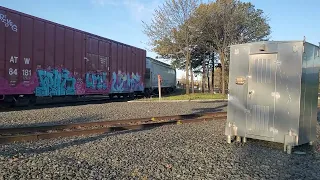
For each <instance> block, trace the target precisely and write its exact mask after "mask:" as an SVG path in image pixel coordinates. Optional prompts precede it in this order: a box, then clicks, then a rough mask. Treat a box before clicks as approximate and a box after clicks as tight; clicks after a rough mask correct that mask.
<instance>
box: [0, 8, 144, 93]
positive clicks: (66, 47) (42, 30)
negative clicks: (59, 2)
mask: <svg viewBox="0 0 320 180" xmlns="http://www.w3.org/2000/svg"><path fill="white" fill-rule="evenodd" d="M0 18H1V21H0V95H14V94H17V95H18V94H34V95H35V96H64V95H84V94H107V93H109V92H113V93H128V92H133V91H143V77H144V72H145V67H144V66H145V53H146V52H145V51H144V50H142V49H138V48H136V47H132V46H129V45H125V44H122V43H119V42H116V41H112V40H109V39H107V38H103V37H99V36H96V35H93V34H90V33H86V32H83V31H80V30H76V29H73V28H70V27H66V26H63V25H60V24H57V23H53V22H50V21H47V20H44V19H40V18H37V17H34V16H30V15H26V14H23V13H20V12H17V11H13V10H9V9H7V8H3V7H0ZM5 22H11V23H9V24H5ZM0 98H1V97H0Z"/></svg>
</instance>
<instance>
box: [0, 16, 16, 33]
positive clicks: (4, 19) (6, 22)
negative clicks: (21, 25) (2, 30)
mask: <svg viewBox="0 0 320 180" xmlns="http://www.w3.org/2000/svg"><path fill="white" fill-rule="evenodd" d="M0 21H1V22H3V23H4V26H5V27H10V28H11V30H12V31H15V32H18V26H17V25H16V24H14V23H13V22H12V21H11V20H10V19H8V18H7V16H6V15H4V14H0Z"/></svg>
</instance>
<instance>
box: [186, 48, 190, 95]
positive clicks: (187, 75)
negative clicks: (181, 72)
mask: <svg viewBox="0 0 320 180" xmlns="http://www.w3.org/2000/svg"><path fill="white" fill-rule="evenodd" d="M189 64H190V52H189V49H188V50H187V56H186V70H185V71H186V94H190V84H189Z"/></svg>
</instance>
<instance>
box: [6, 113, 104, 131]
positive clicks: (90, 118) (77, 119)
mask: <svg viewBox="0 0 320 180" xmlns="http://www.w3.org/2000/svg"><path fill="white" fill-rule="evenodd" d="M101 119H102V117H100V116H97V115H90V116H79V117H74V118H68V119H63V120H60V121H49V122H41V123H30V124H13V125H0V128H16V127H29V126H48V125H60V124H70V123H84V122H93V121H98V120H101ZM101 121H102V120H101Z"/></svg>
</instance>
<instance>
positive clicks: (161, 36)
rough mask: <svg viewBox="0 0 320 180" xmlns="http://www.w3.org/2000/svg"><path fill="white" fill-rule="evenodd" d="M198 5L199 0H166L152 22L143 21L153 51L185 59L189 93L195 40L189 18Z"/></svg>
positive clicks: (187, 91) (164, 55)
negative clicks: (192, 47) (192, 48)
mask: <svg viewBox="0 0 320 180" xmlns="http://www.w3.org/2000/svg"><path fill="white" fill-rule="evenodd" d="M198 5H199V0H166V1H165V2H164V3H163V5H162V6H161V7H159V9H156V10H155V12H154V15H153V18H152V20H151V23H150V24H147V23H145V22H143V24H144V33H145V34H146V35H147V36H148V37H149V40H150V45H151V46H152V47H153V48H152V49H153V51H155V52H156V53H158V54H159V55H161V56H162V57H164V58H173V59H176V60H181V59H185V72H186V94H189V66H190V51H191V45H192V44H193V41H194V40H193V36H192V33H193V30H192V29H193V27H192V25H191V24H190V21H189V19H191V17H192V15H193V14H194V12H195V10H196V9H197V7H198ZM176 64H179V63H176ZM180 64H182V63H180Z"/></svg>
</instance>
